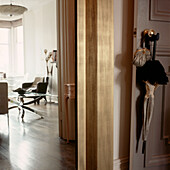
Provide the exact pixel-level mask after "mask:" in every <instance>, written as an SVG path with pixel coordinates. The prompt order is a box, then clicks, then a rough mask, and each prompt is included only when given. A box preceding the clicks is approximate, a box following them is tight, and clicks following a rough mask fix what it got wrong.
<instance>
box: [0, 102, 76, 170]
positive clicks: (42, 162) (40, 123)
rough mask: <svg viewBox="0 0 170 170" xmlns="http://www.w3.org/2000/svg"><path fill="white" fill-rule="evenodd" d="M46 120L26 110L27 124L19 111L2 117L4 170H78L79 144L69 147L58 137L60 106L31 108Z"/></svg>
mask: <svg viewBox="0 0 170 170" xmlns="http://www.w3.org/2000/svg"><path fill="white" fill-rule="evenodd" d="M31 106H32V107H33V108H35V109H37V110H39V111H41V114H42V115H43V116H44V119H40V117H39V116H38V115H36V114H34V113H31V112H28V111H26V113H25V117H24V121H22V119H21V118H20V117H19V116H18V110H17V109H12V110H10V111H9V128H8V122H7V115H0V170H74V169H75V142H71V143H70V144H66V141H65V140H62V139H60V138H59V135H58V130H59V129H58V107H57V105H56V104H47V105H44V103H43V102H42V103H41V104H40V105H39V106H38V105H31Z"/></svg>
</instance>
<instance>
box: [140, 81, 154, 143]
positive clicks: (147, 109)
mask: <svg viewBox="0 0 170 170" xmlns="http://www.w3.org/2000/svg"><path fill="white" fill-rule="evenodd" d="M145 87H146V94H145V98H144V113H143V141H146V140H147V137H148V133H149V127H150V124H151V120H152V116H153V108H154V91H155V89H156V87H157V85H152V84H150V83H149V82H148V81H146V82H145Z"/></svg>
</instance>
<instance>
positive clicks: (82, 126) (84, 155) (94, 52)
mask: <svg viewBox="0 0 170 170" xmlns="http://www.w3.org/2000/svg"><path fill="white" fill-rule="evenodd" d="M73 1H74V3H75V6H76V12H75V13H76V16H75V18H76V20H77V21H76V26H77V28H76V29H75V30H76V36H75V37H76V40H75V46H76V47H75V48H76V49H77V52H76V54H77V56H75V57H77V59H76V64H77V65H76V67H77V69H76V70H77V71H76V73H77V75H76V83H77V99H76V101H77V109H76V110H77V118H76V119H77V145H78V146H77V164H78V170H86V169H96V170H103V169H107V170H113V74H114V71H113V69H114V49H113V48H114V44H113V42H114V35H113V33H114V28H113V0H108V1H105V0H96V1H93V0H73ZM66 3H67V0H57V35H58V37H57V46H58V48H57V50H58V56H59V57H64V55H65V54H66V51H65V50H66V48H67V45H68V44H67V36H66V34H67V33H66V32H65V29H62V28H65V26H66V21H67V19H69V18H67V17H69V16H68V15H66V14H67V9H68V8H66V6H67V4H66ZM64 4H65V5H64ZM62 55H63V56H62ZM66 57H67V56H66ZM66 69H67V68H65V69H64V71H65V70H66ZM64 71H63V73H61V72H60V73H59V76H60V75H61V76H62V75H64ZM108 80H109V81H108ZM63 81H65V80H63ZM62 89H63V87H62V86H61V84H60V83H59V99H60V97H61V96H62V95H63V90H62ZM60 90H61V91H60ZM60 101H61V100H60ZM106 103H107V105H106ZM59 110H61V114H60V113H59V114H60V115H64V114H63V112H64V109H63V108H62V103H61V105H60V106H59ZM62 119H63V118H62V116H60V117H59V121H62ZM60 133H61V132H60Z"/></svg>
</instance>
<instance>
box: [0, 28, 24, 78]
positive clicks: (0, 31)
mask: <svg viewBox="0 0 170 170" xmlns="http://www.w3.org/2000/svg"><path fill="white" fill-rule="evenodd" d="M0 72H5V73H6V74H7V76H21V75H24V53H23V26H19V27H11V28H10V29H9V28H0Z"/></svg>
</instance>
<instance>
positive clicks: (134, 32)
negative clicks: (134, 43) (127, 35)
mask: <svg viewBox="0 0 170 170" xmlns="http://www.w3.org/2000/svg"><path fill="white" fill-rule="evenodd" d="M136 35H137V28H134V30H133V36H134V37H136Z"/></svg>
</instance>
